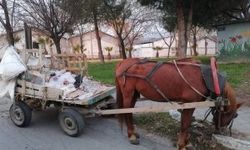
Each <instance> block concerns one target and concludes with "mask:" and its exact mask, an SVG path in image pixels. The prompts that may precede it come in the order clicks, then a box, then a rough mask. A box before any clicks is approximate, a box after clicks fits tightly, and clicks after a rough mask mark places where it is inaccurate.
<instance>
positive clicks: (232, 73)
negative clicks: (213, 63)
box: [88, 56, 250, 87]
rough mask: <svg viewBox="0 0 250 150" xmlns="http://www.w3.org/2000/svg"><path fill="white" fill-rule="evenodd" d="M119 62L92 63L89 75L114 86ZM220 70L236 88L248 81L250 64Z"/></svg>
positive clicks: (201, 58) (204, 62) (202, 60)
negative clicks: (116, 67)
mask: <svg viewBox="0 0 250 150" xmlns="http://www.w3.org/2000/svg"><path fill="white" fill-rule="evenodd" d="M194 58H195V59H197V60H200V61H201V62H202V63H203V64H209V59H210V58H209V57H206V56H199V57H194ZM154 60H158V61H166V60H169V59H168V58H157V59H156V58H155V59H154ZM117 62H118V61H112V62H106V63H105V64H101V63H99V62H92V63H89V64H88V72H89V75H90V76H92V77H93V78H94V79H95V80H98V81H101V82H103V83H105V84H114V79H115V77H114V69H115V65H116V64H117ZM219 70H220V71H222V72H225V73H226V75H227V79H228V81H229V83H231V84H232V85H233V86H234V87H237V86H238V85H240V84H241V83H242V82H243V81H244V80H246V73H247V72H250V64H247V63H246V64H219Z"/></svg>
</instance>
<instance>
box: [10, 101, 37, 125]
mask: <svg viewBox="0 0 250 150" xmlns="http://www.w3.org/2000/svg"><path fill="white" fill-rule="evenodd" d="M9 113H10V118H11V120H12V122H13V123H14V124H15V125H16V126H18V127H27V126H29V124H30V121H31V118H32V110H31V109H30V107H29V106H28V105H27V104H25V103H24V102H15V104H12V105H11V106H10V110H9Z"/></svg>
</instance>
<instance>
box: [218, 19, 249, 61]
mask: <svg viewBox="0 0 250 150" xmlns="http://www.w3.org/2000/svg"><path fill="white" fill-rule="evenodd" d="M217 30H218V39H219V44H218V49H219V54H220V56H223V57H224V56H225V57H226V56H232V57H236V56H245V55H248V56H250V23H249V22H245V23H236V24H229V25H220V26H218V27H217Z"/></svg>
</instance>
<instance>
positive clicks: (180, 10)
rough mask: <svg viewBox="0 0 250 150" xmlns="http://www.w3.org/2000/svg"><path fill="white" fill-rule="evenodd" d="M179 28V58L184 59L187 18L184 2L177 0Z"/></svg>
mask: <svg viewBox="0 0 250 150" xmlns="http://www.w3.org/2000/svg"><path fill="white" fill-rule="evenodd" d="M177 28H178V48H177V57H178V58H184V57H185V56H186V53H185V52H186V48H187V46H186V45H187V42H186V34H185V33H186V30H185V18H184V12H183V1H182V0H177Z"/></svg>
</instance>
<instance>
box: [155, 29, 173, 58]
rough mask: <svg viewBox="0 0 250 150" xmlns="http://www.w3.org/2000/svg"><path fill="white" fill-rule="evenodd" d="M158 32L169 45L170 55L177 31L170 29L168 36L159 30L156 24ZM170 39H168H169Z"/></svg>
mask: <svg viewBox="0 0 250 150" xmlns="http://www.w3.org/2000/svg"><path fill="white" fill-rule="evenodd" d="M155 28H156V30H157V32H158V34H159V35H160V36H161V39H162V40H163V42H164V43H165V45H167V47H168V57H169V56H170V51H171V47H172V45H173V43H174V41H175V35H176V32H175V31H170V32H169V36H168V37H166V36H164V35H163V34H162V33H161V31H159V29H158V27H157V26H155ZM167 39H168V40H167Z"/></svg>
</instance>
